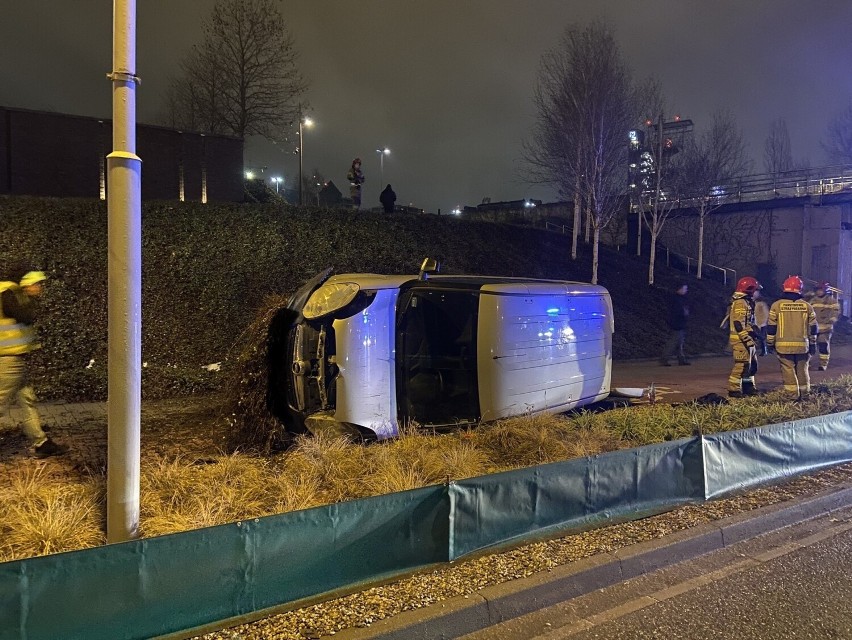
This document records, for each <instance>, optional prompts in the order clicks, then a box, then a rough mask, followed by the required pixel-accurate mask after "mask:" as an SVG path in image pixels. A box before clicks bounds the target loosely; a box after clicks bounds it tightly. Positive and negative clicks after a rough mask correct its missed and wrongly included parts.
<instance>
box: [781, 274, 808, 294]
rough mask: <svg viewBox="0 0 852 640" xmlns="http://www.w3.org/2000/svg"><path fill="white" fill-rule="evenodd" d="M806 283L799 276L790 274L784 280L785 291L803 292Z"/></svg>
mask: <svg viewBox="0 0 852 640" xmlns="http://www.w3.org/2000/svg"><path fill="white" fill-rule="evenodd" d="M804 286H805V285H804V283H803V282H802V279H801V278H800V277H799V276H790V277H789V278H787V279H786V280H785V281H784V292H785V293H801V292H802V287H804Z"/></svg>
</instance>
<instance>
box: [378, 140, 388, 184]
mask: <svg viewBox="0 0 852 640" xmlns="http://www.w3.org/2000/svg"><path fill="white" fill-rule="evenodd" d="M376 153H378V154H379V166H380V174H379V175H380V176H381V178H380V182H381V183H382V184H384V182H385V156H386V155H388V154H389V153H390V149H388V148H387V147H382V148H381V149H376ZM379 188H381V185H379Z"/></svg>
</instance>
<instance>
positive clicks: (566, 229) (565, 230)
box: [544, 221, 571, 235]
mask: <svg viewBox="0 0 852 640" xmlns="http://www.w3.org/2000/svg"><path fill="white" fill-rule="evenodd" d="M544 228H545V230H546V231H549V230H550V229H551V228H552V229H554V230H555V231H558V232H559V233H561V234H563V235H568V234H569V233H571V226H570V225H567V224H556V223H554V222H548V221H545V223H544Z"/></svg>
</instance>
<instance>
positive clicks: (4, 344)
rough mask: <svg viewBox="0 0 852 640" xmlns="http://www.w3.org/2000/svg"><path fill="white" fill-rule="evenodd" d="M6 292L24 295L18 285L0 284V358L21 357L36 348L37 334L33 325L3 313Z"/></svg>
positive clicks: (11, 283) (10, 283) (12, 283)
mask: <svg viewBox="0 0 852 640" xmlns="http://www.w3.org/2000/svg"><path fill="white" fill-rule="evenodd" d="M6 291H11V292H13V293H14V294H15V295H16V296H22V295H23V294H22V293H21V288H20V287H19V286H18V285H17V283H14V282H0V356H20V355H23V354H25V353H29V352H30V351H32V350H33V349H34V348H36V346H35V332H34V331H33V328H32V326H31V325H28V324H24V323H23V322H18V321H17V320H15V319H14V318H9V317H7V316H6V314H5V313H4V312H3V298H2V296H3V294H4V293H5V292H6Z"/></svg>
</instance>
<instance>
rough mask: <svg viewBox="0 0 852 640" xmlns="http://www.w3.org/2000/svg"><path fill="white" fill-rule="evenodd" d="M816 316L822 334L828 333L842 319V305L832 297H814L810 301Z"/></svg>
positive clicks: (827, 295)
mask: <svg viewBox="0 0 852 640" xmlns="http://www.w3.org/2000/svg"><path fill="white" fill-rule="evenodd" d="M808 302H809V303H810V305H811V306H812V307H813V308H814V313H815V314H816V319H817V326H818V327H819V332H820V333H828V332H829V331H831V330H832V328H833V327H834V323H835V322H837V319H838V318H839V317H840V303H839V302H838V301H837V298H835V297H834V296H832V295H829V294H825V295H824V296H817V295H814V296H812V297H811V298H809V299H808Z"/></svg>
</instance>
